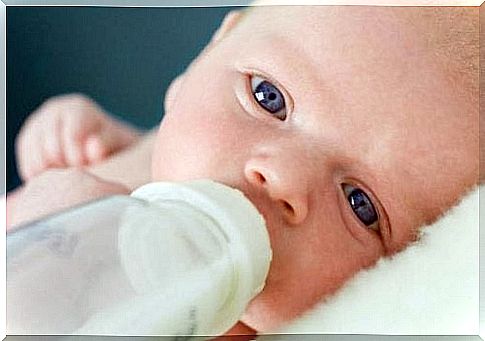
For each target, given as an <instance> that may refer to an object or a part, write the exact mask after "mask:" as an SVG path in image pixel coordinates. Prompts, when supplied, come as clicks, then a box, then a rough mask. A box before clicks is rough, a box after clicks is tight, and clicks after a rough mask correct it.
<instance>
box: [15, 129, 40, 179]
mask: <svg viewBox="0 0 485 341" xmlns="http://www.w3.org/2000/svg"><path fill="white" fill-rule="evenodd" d="M21 138H22V140H21V141H19V145H18V149H17V161H18V162H17V163H18V169H19V173H20V177H21V178H22V179H23V180H24V181H26V180H29V179H31V178H32V177H34V176H35V175H37V174H39V173H40V172H41V171H42V170H44V169H45V167H46V166H45V163H44V157H43V153H42V143H43V140H42V136H41V134H35V133H34V130H32V131H28V132H26V133H25V135H24V136H22V137H21Z"/></svg>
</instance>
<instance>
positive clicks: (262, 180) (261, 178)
mask: <svg viewBox="0 0 485 341" xmlns="http://www.w3.org/2000/svg"><path fill="white" fill-rule="evenodd" d="M254 177H255V178H256V181H257V182H258V183H259V184H261V185H262V184H264V183H266V178H265V177H264V175H263V174H261V173H260V172H255V174H254Z"/></svg>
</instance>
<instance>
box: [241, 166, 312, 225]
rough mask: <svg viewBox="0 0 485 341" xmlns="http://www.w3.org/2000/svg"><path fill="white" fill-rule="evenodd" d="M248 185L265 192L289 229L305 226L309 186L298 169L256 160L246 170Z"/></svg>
mask: <svg viewBox="0 0 485 341" xmlns="http://www.w3.org/2000/svg"><path fill="white" fill-rule="evenodd" d="M244 175H245V177H246V179H247V181H248V182H249V183H250V184H251V185H252V186H254V187H256V188H259V189H260V190H262V191H264V192H266V194H267V195H268V197H269V198H270V199H271V200H272V201H273V203H274V205H276V208H277V209H278V210H279V211H280V212H281V213H282V215H283V217H284V219H285V220H286V221H287V222H288V223H289V224H290V225H298V224H300V223H302V222H303V221H304V220H305V218H306V217H307V215H308V186H307V182H306V179H304V176H301V175H302V174H299V172H298V166H296V165H289V164H286V165H285V164H283V163H277V162H275V160H272V159H271V158H259V159H258V158H254V159H251V160H249V161H248V162H247V163H246V165H245V168H244Z"/></svg>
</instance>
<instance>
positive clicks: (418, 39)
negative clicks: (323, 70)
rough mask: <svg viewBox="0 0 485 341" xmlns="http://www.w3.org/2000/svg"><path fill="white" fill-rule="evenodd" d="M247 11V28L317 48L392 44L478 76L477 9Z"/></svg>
mask: <svg viewBox="0 0 485 341" xmlns="http://www.w3.org/2000/svg"><path fill="white" fill-rule="evenodd" d="M264 3H265V1H257V2H256V4H264ZM246 12H247V13H246V14H245V16H244V17H245V19H248V22H249V25H246V29H247V30H249V31H252V32H258V34H261V33H262V32H263V31H271V30H274V31H276V32H279V33H281V34H284V35H285V36H286V38H287V39H288V40H293V41H296V42H299V43H305V44H308V45H310V46H312V48H313V49H314V50H318V49H322V48H323V49H324V48H325V44H324V43H325V42H326V41H327V40H329V39H331V38H332V37H334V38H335V39H339V40H340V41H341V42H342V44H346V45H347V46H349V44H350V43H351V42H352V41H354V42H355V41H357V42H358V41H360V43H361V44H362V46H364V47H365V46H366V45H365V44H366V43H368V45H367V47H375V45H386V44H388V43H389V42H392V43H393V44H392V45H390V46H388V48H393V49H396V50H400V52H405V51H407V50H409V49H410V48H412V49H417V48H421V49H423V50H424V49H425V50H427V53H429V54H433V55H436V56H437V57H438V58H442V59H446V60H447V61H449V62H451V63H452V66H453V67H456V68H458V70H457V71H458V72H462V73H463V72H465V73H467V74H469V73H473V72H474V73H477V72H478V71H477V70H478V46H479V43H478V38H479V37H478V8H477V7H457V6H455V7H444V6H441V7H440V6H438V7H431V6H427V7H426V6H425V7H406V6H404V7H399V6H390V7H386V6H255V7H251V8H249V9H247V11H246ZM243 21H245V20H243ZM243 26H244V25H243ZM249 34H251V33H249ZM399 42H400V43H401V44H398V43H399ZM401 49H402V50H401ZM403 57H404V56H403Z"/></svg>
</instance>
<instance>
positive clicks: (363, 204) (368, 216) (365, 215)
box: [348, 189, 377, 226]
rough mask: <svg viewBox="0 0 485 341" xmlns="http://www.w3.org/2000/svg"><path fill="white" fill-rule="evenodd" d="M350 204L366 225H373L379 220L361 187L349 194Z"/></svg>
mask: <svg viewBox="0 0 485 341" xmlns="http://www.w3.org/2000/svg"><path fill="white" fill-rule="evenodd" d="M348 200H349V202H350V205H351V206H352V208H353V210H354V212H355V214H356V215H357V217H359V219H360V220H361V221H362V222H363V223H364V224H365V225H367V226H368V225H371V224H373V223H374V222H375V221H377V213H376V211H375V209H374V206H373V205H372V203H371V202H370V200H369V198H367V196H366V195H365V194H364V192H362V191H361V190H359V189H354V190H353V191H352V192H351V193H350V194H349V196H348Z"/></svg>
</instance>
